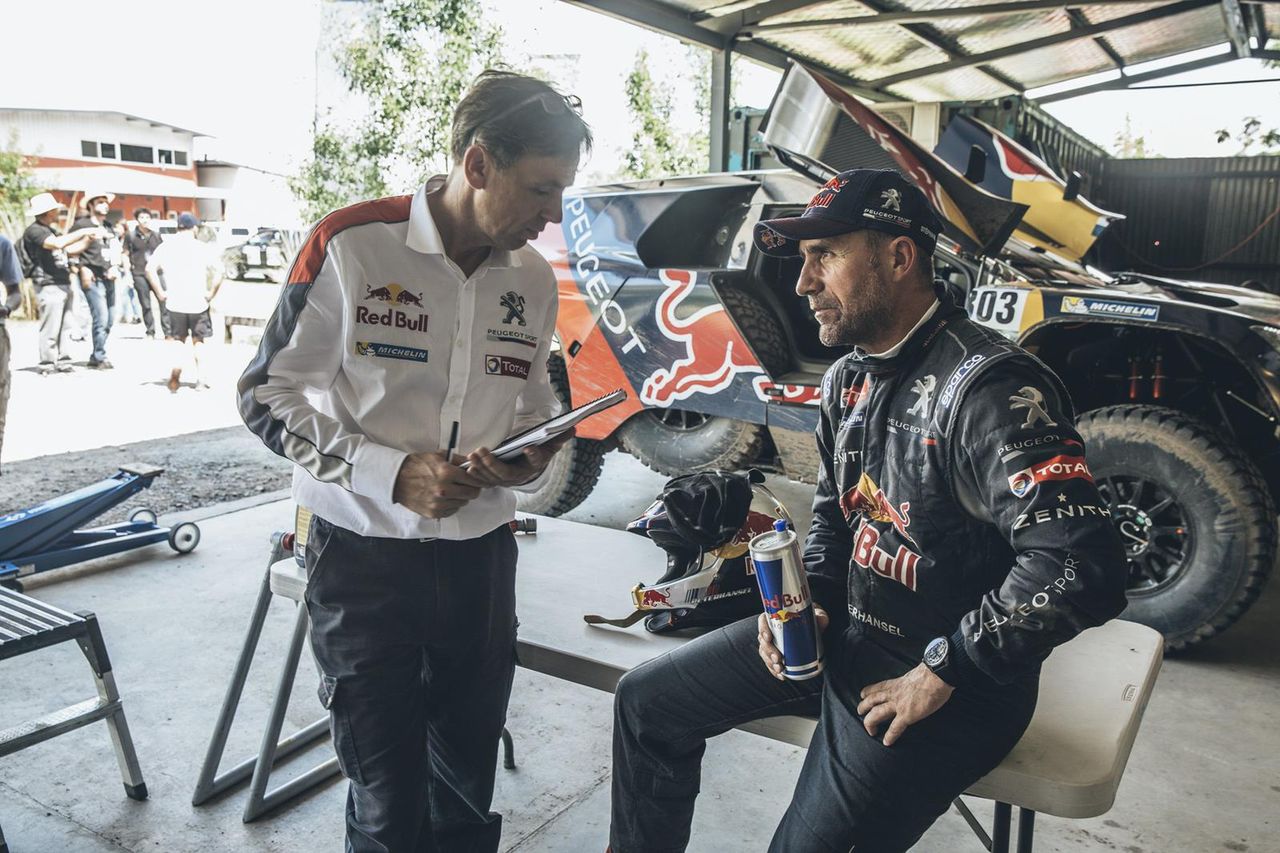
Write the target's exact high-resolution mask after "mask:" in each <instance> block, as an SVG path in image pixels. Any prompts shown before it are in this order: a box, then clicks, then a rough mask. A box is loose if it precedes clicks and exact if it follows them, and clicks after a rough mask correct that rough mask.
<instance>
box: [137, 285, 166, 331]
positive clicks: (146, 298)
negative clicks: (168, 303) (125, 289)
mask: <svg viewBox="0 0 1280 853" xmlns="http://www.w3.org/2000/svg"><path fill="white" fill-rule="evenodd" d="M133 292H134V293H136V294H138V304H140V305H141V306H142V324H143V326H145V327H146V329H147V334H149V335H154V334H155V333H156V319H155V317H154V316H153V315H152V313H151V284H150V283H149V282H148V281H147V277H146V276H145V275H139V274H138V273H136V272H135V273H134V274H133ZM161 307H162V308H163V306H161Z"/></svg>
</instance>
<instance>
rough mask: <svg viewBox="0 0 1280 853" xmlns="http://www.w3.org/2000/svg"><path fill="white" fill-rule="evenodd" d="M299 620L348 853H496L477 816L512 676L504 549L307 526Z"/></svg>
mask: <svg viewBox="0 0 1280 853" xmlns="http://www.w3.org/2000/svg"><path fill="white" fill-rule="evenodd" d="M306 564H307V577H308V583H307V595H306V603H307V611H308V614H309V615H310V617H311V644H312V648H313V649H314V650H315V654H316V659H317V661H318V663H319V665H320V670H321V673H322V676H321V685H320V698H321V701H322V702H323V703H324V705H325V707H327V708H328V709H329V714H330V726H331V729H332V733H333V741H334V747H335V749H336V751H337V753H338V763H339V765H340V766H341V768H342V772H343V775H345V776H346V777H347V779H349V780H350V782H351V784H350V788H349V790H348V793H347V845H346V849H347V850H348V851H349V853H372V851H378V853H401V851H430V853H453V851H468V853H469V852H470V851H476V852H477V853H480V852H481V851H483V853H492V851H496V850H497V849H498V841H499V838H500V835H501V831H502V818H501V816H500V815H497V814H494V813H492V812H490V811H489V804H490V802H491V801H492V799H493V784H494V774H495V772H496V770H497V760H498V743H499V738H500V737H501V734H502V727H503V725H504V724H505V722H506V714H507V700H508V698H509V697H510V695H511V680H512V677H513V675H514V672H515V642H516V617H515V567H516V544H515V538H514V537H513V535H512V533H511V530H510V529H509V528H508V527H507V526H506V525H503V526H501V527H499V528H496V529H495V530H493V531H491V532H489V533H487V534H485V535H484V536H481V537H478V538H476V539H469V540H465V541H448V540H441V539H433V540H428V541H419V540H416V539H380V538H372V537H366V536H359V535H357V534H355V533H352V532H351V531H348V530H344V529H342V528H339V527H336V526H334V525H332V524H330V523H329V522H327V521H325V520H324V519H321V518H319V517H318V516H317V517H315V518H313V520H312V527H311V531H310V536H309V539H308V541H307V557H306Z"/></svg>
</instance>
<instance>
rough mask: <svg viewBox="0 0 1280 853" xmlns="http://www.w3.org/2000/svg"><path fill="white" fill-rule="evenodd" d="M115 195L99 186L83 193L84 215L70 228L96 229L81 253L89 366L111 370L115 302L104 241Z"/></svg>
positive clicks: (95, 368)
mask: <svg viewBox="0 0 1280 853" xmlns="http://www.w3.org/2000/svg"><path fill="white" fill-rule="evenodd" d="M114 199H115V195H113V194H112V193H109V192H104V191H102V190H98V189H89V190H86V191H85V194H84V201H83V205H84V215H82V216H81V217H80V218H79V219H77V220H76V221H75V224H74V225H73V226H72V230H80V229H95V228H96V229H97V230H98V232H99V236H98V239H96V240H94V241H92V242H91V243H90V244H89V245H88V246H86V247H85V248H84V250H83V251H82V252H81V253H80V289H81V292H83V293H84V296H85V302H87V303H88V305H89V316H90V317H91V318H92V320H93V353H92V354H91V355H90V356H89V367H90V368H93V369H94V370H110V369H111V362H110V361H108V360H107V336H108V335H110V334H111V303H112V302H114V299H113V295H114V294H113V292H112V287H111V276H112V275H113V274H114V273H113V271H112V269H111V261H110V258H109V252H108V248H107V243H108V241H109V240H110V239H111V229H110V228H109V227H107V214H108V213H110V212H111V202H112V201H113V200H114Z"/></svg>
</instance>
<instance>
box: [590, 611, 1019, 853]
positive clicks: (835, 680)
mask: <svg viewBox="0 0 1280 853" xmlns="http://www.w3.org/2000/svg"><path fill="white" fill-rule="evenodd" d="M828 635H829V636H828V637H826V638H824V639H825V640H826V642H827V652H826V658H825V672H824V674H823V675H822V676H819V677H817V678H813V679H810V680H809V681H785V682H784V681H778V680H777V679H776V678H774V677H773V676H772V675H770V674H769V672H768V671H767V670H766V669H765V666H764V664H763V663H762V662H761V661H760V658H759V656H758V655H757V653H756V620H755V618H754V617H753V618H750V619H745V620H743V621H741V622H737V623H735V624H733V625H730V626H728V627H726V628H722V629H720V630H718V631H714V632H712V633H710V634H707V635H705V636H703V637H699V638H698V639H696V640H693V641H692V642H690V643H688V644H686V645H684V646H682V647H681V648H679V649H677V650H676V651H673V652H671V653H669V654H666V655H663V656H662V657H658V658H655V659H654V660H652V661H649V662H648V663H646V664H644V665H643V666H640V667H638V668H636V669H635V670H632V671H631V672H629V673H627V674H626V675H625V676H623V678H622V680H621V681H620V682H619V683H618V689H617V695H616V696H615V702H614V729H613V815H612V821H611V825H610V830H609V835H610V845H611V847H612V850H613V853H665V851H682V850H684V849H685V847H686V845H687V844H688V842H689V826H690V823H691V821H692V820H693V806H694V800H695V798H696V797H697V795H698V790H699V780H700V773H701V763H702V755H703V752H704V750H705V749H706V739H707V738H708V737H711V736H713V735H717V734H720V733H721V732H725V731H728V730H729V729H730V728H732V727H734V726H735V725H738V724H740V723H743V722H746V721H748V720H755V719H760V718H762V717H776V716H783V715H788V714H801V715H808V716H817V717H818V726H817V729H816V730H815V731H814V734H813V740H812V741H811V743H810V744H809V751H808V754H807V755H806V756H805V762H804V767H803V768H802V770H801V773H800V778H799V780H798V781H797V783H796V788H795V791H794V792H793V794H792V799H791V803H790V805H789V806H788V808H787V811H786V814H785V815H784V816H783V818H782V822H781V823H780V824H779V825H778V827H777V830H776V831H775V833H774V836H773V840H772V842H771V843H770V844H768V849H769V850H770V851H772V853H849V851H858V853H867V851H872V853H881V851H899V850H906V849H908V848H909V847H911V845H912V844H914V843H915V842H916V840H917V839H918V838H919V837H920V836H921V835H923V834H924V832H925V830H926V829H928V828H929V826H930V825H931V824H932V823H933V822H934V821H935V820H936V819H937V818H938V817H939V816H940V815H942V814H943V813H944V812H945V811H946V810H947V808H948V805H949V804H950V802H951V801H952V800H953V799H954V798H955V797H956V796H957V795H959V794H960V793H961V792H962V791H964V790H965V789H966V788H968V787H969V786H970V785H971V784H973V783H974V782H975V781H977V780H978V779H980V778H981V777H982V776H984V775H986V773H987V772H989V771H990V770H991V769H993V768H994V767H995V766H996V765H997V764H999V763H1000V761H1001V760H1002V759H1003V758H1004V756H1005V755H1007V754H1008V752H1009V750H1011V749H1012V748H1013V747H1014V745H1015V744H1016V743H1017V742H1018V739H1019V738H1020V737H1021V736H1022V733H1023V731H1025V729H1026V727H1027V724H1028V723H1029V722H1030V721H1031V715H1032V713H1033V712H1034V711H1035V703H1036V693H1037V689H1038V684H1039V680H1038V677H1030V678H1027V679H1024V680H1022V681H1019V682H1017V683H1015V684H1012V685H1009V686H1007V687H998V686H995V685H993V686H992V688H991V689H989V690H963V691H962V690H957V691H956V692H955V693H953V694H952V695H951V698H950V699H949V700H948V702H947V704H945V705H943V706H942V708H941V709H939V710H938V711H937V712H936V713H934V714H933V715H932V716H930V717H928V718H926V719H924V720H922V721H920V722H919V723H917V724H916V725H914V726H912V727H911V728H909V729H908V730H907V731H906V733H905V734H904V735H903V736H902V738H901V739H900V740H898V742H897V743H895V744H894V745H893V746H892V747H885V746H884V745H883V744H882V743H881V740H880V739H881V738H882V737H883V735H884V731H885V729H886V728H887V727H888V726H887V724H884V725H881V727H880V732H879V736H878V737H875V738H873V737H871V736H870V735H868V734H867V732H866V730H865V729H864V728H863V727H862V723H861V720H860V719H859V717H858V716H857V712H856V708H857V705H858V701H859V699H858V694H859V692H860V691H861V689H862V688H863V687H865V686H866V685H868V684H874V683H875V682H877V681H882V680H885V679H888V678H896V677H898V676H899V675H902V674H903V673H905V672H906V671H908V670H909V669H911V668H912V667H913V666H915V664H916V662H914V661H904V660H901V659H897V658H895V657H893V656H892V655H890V654H889V653H888V652H887V651H886V650H884V649H883V648H882V647H880V646H878V645H876V644H875V643H874V642H872V641H871V640H870V639H868V638H867V637H866V636H865V635H864V634H862V633H861V630H860V628H859V627H858V626H857V625H855V626H854V627H853V628H850V629H848V630H846V631H840V630H838V629H836V630H832V629H828ZM742 773H743V784H744V785H749V784H752V774H760V775H762V776H767V775H768V768H765V767H756V768H753V767H749V766H743V768H742ZM728 796H729V797H732V793H731V792H730V793H729V794H728ZM765 847H766V844H765V840H764V839H763V838H762V839H760V845H759V848H758V849H764V848H765ZM744 853H745V851H744Z"/></svg>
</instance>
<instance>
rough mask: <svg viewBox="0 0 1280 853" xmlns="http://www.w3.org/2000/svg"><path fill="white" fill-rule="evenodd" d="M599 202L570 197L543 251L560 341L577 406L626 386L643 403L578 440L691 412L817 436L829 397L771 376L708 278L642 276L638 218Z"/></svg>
mask: <svg viewBox="0 0 1280 853" xmlns="http://www.w3.org/2000/svg"><path fill="white" fill-rule="evenodd" d="M598 204H599V202H598V200H597V199H595V198H591V197H586V198H584V197H572V196H571V197H567V198H566V199H565V202H564V220H563V222H562V224H561V225H560V226H559V227H556V226H552V227H549V228H548V229H547V230H546V231H544V232H543V233H542V235H541V236H540V237H539V238H538V240H537V241H536V243H535V244H534V247H535V248H536V249H538V251H540V252H541V253H542V254H543V256H544V257H546V258H547V259H548V261H549V262H550V263H551V265H552V268H553V269H554V270H555V271H556V275H557V281H558V288H559V297H560V311H559V317H558V320H557V334H558V336H559V339H560V342H561V349H562V352H563V353H564V358H565V365H566V369H567V372H568V375H569V380H570V386H571V388H572V389H573V394H574V400H575V402H576V401H577V400H578V395H579V393H581V394H582V398H583V399H586V398H588V397H590V396H593V395H594V396H599V393H605V392H607V391H611V390H613V389H614V388H617V387H619V386H621V387H623V388H624V389H629V390H631V391H633V395H632V398H631V399H632V400H633V401H634V403H631V404H628V405H627V406H626V407H625V408H624V406H616V407H614V408H613V409H611V410H610V411H608V412H605V413H602V415H600V416H596V417H593V418H589V419H588V420H587V421H585V422H583V423H582V424H580V425H579V427H578V429H577V434H578V435H580V436H582V437H584V438H594V439H604V438H608V437H609V436H610V435H612V433H613V432H614V431H615V430H616V429H617V428H618V427H619V426H621V425H622V423H623V422H624V421H625V420H626V419H627V418H628V417H629V416H631V415H633V414H635V413H636V412H637V411H639V410H640V409H642V408H649V409H668V408H670V409H681V408H689V409H692V410H693V411H697V412H700V413H706V414H710V415H723V416H725V417H730V418H734V419H737V420H744V421H748V422H751V423H756V424H764V423H766V420H768V421H769V422H770V423H771V424H780V425H783V426H785V427H786V428H790V429H795V430H802V431H805V432H808V431H811V430H812V429H813V428H814V426H815V425H816V423H817V403H818V401H819V399H820V396H821V393H820V390H819V389H818V388H816V387H808V386H798V385H786V384H781V383H776V382H774V381H773V380H772V379H771V378H770V377H769V376H767V375H766V373H765V370H764V368H763V367H762V366H761V364H760V362H759V360H758V359H757V358H756V357H755V355H754V353H752V351H751V348H750V346H749V345H748V344H747V342H746V340H745V339H744V338H743V336H742V334H741V333H740V332H739V330H738V329H737V327H736V326H735V325H734V323H733V320H732V319H731V318H730V315H729V313H728V312H727V311H726V310H725V308H724V305H723V304H722V303H721V301H720V299H719V298H718V297H717V295H716V293H715V292H714V290H713V289H712V287H711V284H710V278H709V276H708V274H707V273H705V272H698V271H692V270H685V269H671V268H663V269H652V270H644V269H637V267H636V265H635V255H634V252H633V250H632V248H631V247H632V246H633V245H634V241H635V239H636V238H637V235H636V234H633V233H629V232H628V231H627V228H628V227H629V226H630V223H631V217H630V216H629V215H626V214H624V212H622V211H617V210H605V209H598V208H597V205H598ZM615 248H625V249H626V251H625V252H623V251H615V250H614V249H615ZM624 284H625V286H623V285H624ZM513 327H516V328H518V326H516V325H515V324H514V323H513V324H512V325H510V326H505V327H504V328H513ZM597 391H599V393H596V392H597ZM766 411H767V412H768V415H767V417H766Z"/></svg>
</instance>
